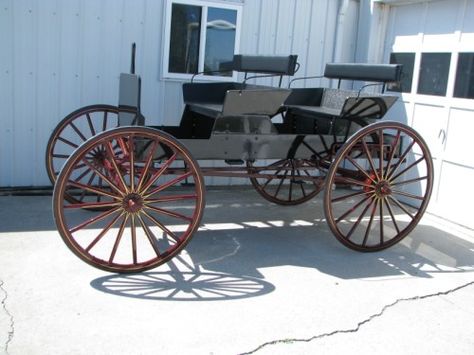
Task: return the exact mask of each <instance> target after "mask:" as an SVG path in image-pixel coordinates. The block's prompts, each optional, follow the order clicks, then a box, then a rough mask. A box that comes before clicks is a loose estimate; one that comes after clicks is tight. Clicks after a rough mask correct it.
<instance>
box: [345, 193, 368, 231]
mask: <svg viewBox="0 0 474 355" xmlns="http://www.w3.org/2000/svg"><path fill="white" fill-rule="evenodd" d="M373 203H374V199H373V198H372V199H371V201H370V203H368V204H367V205H366V206H365V208H364V210H363V211H362V213H361V214H360V215H359V217H358V218H357V221H356V222H355V223H354V225H353V226H352V228H351V229H350V230H349V233H347V235H346V236H345V237H346V239H350V237H351V235H352V234H353V233H354V232H355V230H356V229H357V227H358V226H359V224H360V222H361V221H362V219H363V218H364V216H365V214H366V213H367V211H368V209H369V208H370V206H372V204H373Z"/></svg>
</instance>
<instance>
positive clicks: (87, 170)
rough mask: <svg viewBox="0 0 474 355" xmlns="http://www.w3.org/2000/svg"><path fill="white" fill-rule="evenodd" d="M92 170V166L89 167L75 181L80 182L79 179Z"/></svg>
mask: <svg viewBox="0 0 474 355" xmlns="http://www.w3.org/2000/svg"><path fill="white" fill-rule="evenodd" d="M91 171H92V170H91V169H90V168H87V169H86V170H85V171H84V172H83V173H82V174H81V175H79V177H77V178H76V179H74V181H76V182H79V180H81V179H82V178H83V177H84V176H86V175H87V174H89V173H90V172H91Z"/></svg>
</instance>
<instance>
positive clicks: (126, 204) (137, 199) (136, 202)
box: [122, 193, 143, 213]
mask: <svg viewBox="0 0 474 355" xmlns="http://www.w3.org/2000/svg"><path fill="white" fill-rule="evenodd" d="M122 208H123V209H124V210H125V211H126V212H128V213H137V212H139V211H140V210H141V209H142V208H143V198H142V197H141V196H140V195H139V194H137V193H130V194H128V195H127V196H125V197H124V199H123V201H122Z"/></svg>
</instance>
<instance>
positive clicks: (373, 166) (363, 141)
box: [347, 138, 380, 181]
mask: <svg viewBox="0 0 474 355" xmlns="http://www.w3.org/2000/svg"><path fill="white" fill-rule="evenodd" d="M361 141H362V147H363V148H364V152H365V155H366V156H367V160H368V161H369V164H370V168H371V169H372V172H373V173H374V175H375V177H376V178H377V180H380V179H379V174H378V173H377V170H376V169H375V164H374V160H373V159H372V154H370V151H369V148H367V143H366V142H365V140H364V138H361ZM347 157H349V156H347ZM351 159H352V158H351ZM351 161H352V160H351ZM364 172H365V171H364ZM367 176H369V175H367ZM369 178H370V177H369ZM372 181H374V180H372Z"/></svg>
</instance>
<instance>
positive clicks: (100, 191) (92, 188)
mask: <svg viewBox="0 0 474 355" xmlns="http://www.w3.org/2000/svg"><path fill="white" fill-rule="evenodd" d="M68 185H71V186H74V187H77V188H80V189H82V190H85V191H89V192H93V193H95V194H99V195H103V196H108V197H111V198H113V199H114V200H118V199H119V197H118V196H117V195H114V194H112V193H110V192H107V191H104V190H101V189H98V188H95V187H92V186H90V185H84V184H81V183H79V182H75V181H71V180H69V181H68Z"/></svg>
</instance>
